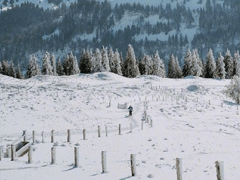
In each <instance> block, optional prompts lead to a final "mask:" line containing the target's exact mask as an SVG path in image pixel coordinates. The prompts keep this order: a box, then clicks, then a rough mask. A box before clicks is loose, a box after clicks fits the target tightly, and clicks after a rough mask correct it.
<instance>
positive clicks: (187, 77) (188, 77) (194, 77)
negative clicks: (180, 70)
mask: <svg viewBox="0 0 240 180" xmlns="http://www.w3.org/2000/svg"><path fill="white" fill-rule="evenodd" d="M183 79H198V77H196V76H193V75H190V76H186V77H184V78H183Z"/></svg>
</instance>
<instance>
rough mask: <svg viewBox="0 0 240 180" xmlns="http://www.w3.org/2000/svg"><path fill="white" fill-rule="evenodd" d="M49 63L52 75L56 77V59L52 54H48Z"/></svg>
mask: <svg viewBox="0 0 240 180" xmlns="http://www.w3.org/2000/svg"><path fill="white" fill-rule="evenodd" d="M50 62H51V66H52V75H53V76H56V75H57V67H56V58H55V55H54V54H53V53H51V54H50Z"/></svg>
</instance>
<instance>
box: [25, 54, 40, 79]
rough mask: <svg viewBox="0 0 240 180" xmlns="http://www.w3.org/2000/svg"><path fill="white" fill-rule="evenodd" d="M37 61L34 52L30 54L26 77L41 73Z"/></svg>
mask: <svg viewBox="0 0 240 180" xmlns="http://www.w3.org/2000/svg"><path fill="white" fill-rule="evenodd" d="M37 61H38V59H37V58H36V56H35V54H32V55H30V57H29V64H28V69H27V73H26V75H27V78H31V77H33V76H37V75H41V72H40V68H39V66H38V63H37Z"/></svg>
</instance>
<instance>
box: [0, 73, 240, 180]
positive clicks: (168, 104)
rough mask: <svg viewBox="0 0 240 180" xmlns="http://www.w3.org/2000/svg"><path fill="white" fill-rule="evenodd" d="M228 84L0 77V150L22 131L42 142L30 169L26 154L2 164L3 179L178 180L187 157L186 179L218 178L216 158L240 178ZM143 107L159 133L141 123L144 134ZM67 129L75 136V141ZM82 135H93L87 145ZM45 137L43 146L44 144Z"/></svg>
mask: <svg viewBox="0 0 240 180" xmlns="http://www.w3.org/2000/svg"><path fill="white" fill-rule="evenodd" d="M229 83H230V80H222V81H220V80H213V79H202V78H197V77H188V78H184V79H177V80H174V79H167V78H165V79H163V78H158V77H155V76H141V77H138V78H134V79H128V78H124V77H121V76H117V75H115V74H112V73H95V74H87V75H83V74H80V75H74V76H69V77H67V76H62V77H53V76H38V77H33V78H31V79H26V80H17V79H13V78H11V77H7V76H3V75H0V112H1V113H0V116H1V117H0V124H1V131H0V146H2V147H3V149H4V150H6V147H7V146H8V145H9V144H11V143H12V142H13V141H14V140H16V139H17V138H18V137H19V136H21V134H22V131H23V130H27V133H28V138H29V140H30V141H31V133H32V131H33V130H35V131H36V139H37V143H36V144H34V145H33V148H34V151H33V163H32V164H27V163H26V162H27V156H26V155H25V156H23V157H19V158H17V160H16V162H11V161H10V159H9V158H3V159H2V161H0V177H1V178H2V177H3V179H13V178H14V179H49V180H50V179H79V178H80V179H128V178H130V179H148V178H149V177H152V178H153V179H163V180H165V179H166V180H169V179H170V180H171V179H172V180H175V179H176V167H175V158H182V159H183V179H186V180H192V179H196V177H198V178H197V179H210V180H211V179H216V170H215V161H217V160H219V161H224V171H225V178H226V179H229V180H236V179H239V177H240V171H239V170H240V165H239V163H238V157H239V153H240V152H239V151H240V144H239V140H240V136H239V135H240V123H239V121H238V119H239V111H238V109H237V105H236V104H235V103H234V102H233V101H232V100H231V99H229V98H227V97H225V96H224V95H223V94H222V90H224V89H225V86H226V85H227V84H229ZM110 101H111V105H110V106H109V103H110ZM209 101H210V102H209ZM118 103H120V104H124V103H128V105H130V104H131V105H132V106H133V108H134V109H133V116H131V117H129V116H128V111H127V110H126V109H118V108H117V106H118ZM144 103H147V110H146V112H147V117H148V119H149V120H153V128H151V127H150V124H148V123H146V121H143V130H141V123H142V121H141V120H142V119H143V117H144ZM222 105H223V107H222ZM130 123H132V128H133V130H132V133H130ZM119 124H121V127H122V129H121V130H122V132H121V135H118V125H119ZM98 126H100V127H101V137H100V138H98V137H97V127H98ZM105 126H107V128H108V137H105ZM67 129H71V130H72V140H71V142H69V143H68V142H67ZM83 129H86V131H87V140H85V141H84V140H82V130H83ZM51 130H55V135H56V137H55V139H56V143H55V146H56V150H57V164H56V165H51V164H50V159H51V151H50V149H51V147H52V146H53V143H50V134H51ZM42 131H44V132H45V143H40V142H41V132H42ZM75 146H79V147H80V165H81V167H80V168H74V166H73V162H74V161H73V147H75ZM101 151H107V171H108V173H106V174H102V173H101V156H100V155H101ZM4 152H5V151H4ZM132 153H133V154H136V158H137V162H136V164H137V176H136V177H131V173H130V161H129V160H130V154H132ZM1 178H0V179H1Z"/></svg>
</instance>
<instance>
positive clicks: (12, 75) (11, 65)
mask: <svg viewBox="0 0 240 180" xmlns="http://www.w3.org/2000/svg"><path fill="white" fill-rule="evenodd" d="M9 76H11V77H13V78H16V71H15V68H14V64H13V61H11V62H10V67H9Z"/></svg>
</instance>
